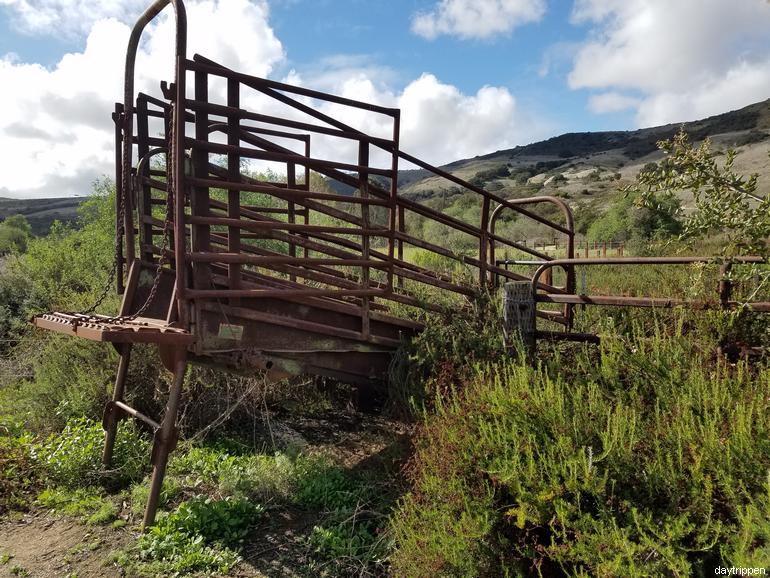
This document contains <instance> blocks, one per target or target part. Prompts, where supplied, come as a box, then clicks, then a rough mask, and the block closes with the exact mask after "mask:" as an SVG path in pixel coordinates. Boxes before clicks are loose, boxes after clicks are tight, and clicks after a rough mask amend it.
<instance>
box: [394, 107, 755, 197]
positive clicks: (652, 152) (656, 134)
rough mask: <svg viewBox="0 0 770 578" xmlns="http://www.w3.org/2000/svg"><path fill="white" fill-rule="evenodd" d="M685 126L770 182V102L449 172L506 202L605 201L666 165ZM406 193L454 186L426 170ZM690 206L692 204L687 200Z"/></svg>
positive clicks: (500, 156)
mask: <svg viewBox="0 0 770 578" xmlns="http://www.w3.org/2000/svg"><path fill="white" fill-rule="evenodd" d="M680 126H684V128H685V130H686V131H687V133H688V134H689V135H690V138H691V139H692V140H693V141H699V140H702V139H704V138H706V137H709V138H711V139H712V141H713V142H714V145H715V147H716V148H717V149H719V150H726V149H727V148H735V149H736V150H737V151H738V159H737V161H736V167H737V168H738V169H739V170H741V171H744V172H747V173H751V172H758V173H759V174H760V181H761V182H768V181H769V180H770V166H769V165H768V163H767V162H766V161H767V153H768V151H770V101H763V102H759V103H756V104H752V105H750V106H747V107H745V108H742V109H740V110H735V111H731V112H727V113H724V114H720V115H717V116H713V117H709V118H707V119H703V120H699V121H694V122H689V123H684V124H683V125H679V124H669V125H665V126H658V127H652V128H645V129H639V130H634V131H609V132H584V133H568V134H563V135H560V136H557V137H553V138H550V139H548V140H544V141H540V142H536V143H532V144H528V145H525V146H518V147H516V148H513V149H507V150H501V151H497V152H494V153H491V154H486V155H482V156H477V157H474V158H471V159H463V160H458V161H454V162H452V163H449V164H447V165H445V166H443V167H442V168H443V169H445V170H448V171H449V172H451V173H453V174H455V175H457V176H459V177H461V178H464V179H466V180H469V181H471V182H474V183H477V184H479V185H482V186H484V187H485V188H487V189H489V190H493V191H496V192H498V193H500V194H503V195H504V196H522V195H524V194H527V193H529V194H536V193H542V194H558V195H559V196H563V197H566V198H570V199H572V203H573V204H576V203H577V204H579V203H583V202H586V201H591V200H597V199H598V200H602V199H606V198H607V197H608V196H611V193H613V192H615V191H616V190H617V188H618V187H617V184H616V183H614V181H616V180H620V181H621V184H622V183H623V182H625V181H630V180H631V179H633V178H634V177H635V176H636V174H637V173H638V172H639V170H640V169H641V168H642V167H643V166H644V165H645V164H646V163H648V162H651V161H656V160H658V159H660V158H661V154H660V152H659V151H658V149H657V146H656V143H657V142H658V141H660V140H664V139H670V138H671V137H672V136H673V135H674V134H675V133H676V132H677V131H678V130H679V128H680ZM556 175H562V176H563V177H564V179H561V178H556V179H552V177H554V176H556ZM399 186H400V188H401V192H402V193H404V194H406V195H408V196H411V197H414V198H418V199H430V198H432V197H434V196H436V195H439V194H441V193H443V192H447V191H451V189H452V187H453V185H452V184H451V183H449V182H448V181H446V180H444V179H439V178H436V177H432V176H430V175H428V174H427V172H426V171H423V170H414V171H401V172H400V173H399ZM685 200H686V199H685Z"/></svg>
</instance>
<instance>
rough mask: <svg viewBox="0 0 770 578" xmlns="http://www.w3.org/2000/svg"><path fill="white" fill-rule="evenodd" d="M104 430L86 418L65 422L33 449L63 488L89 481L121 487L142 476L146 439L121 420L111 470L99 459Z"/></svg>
mask: <svg viewBox="0 0 770 578" xmlns="http://www.w3.org/2000/svg"><path fill="white" fill-rule="evenodd" d="M103 446H104V431H103V430H102V427H101V425H100V424H98V423H97V422H95V421H92V420H88V419H85V418H81V419H74V420H71V421H70V422H68V423H67V426H66V427H65V428H64V429H63V430H62V432H61V433H58V434H53V435H51V436H49V437H48V439H47V440H46V441H44V442H43V443H41V444H39V445H37V446H35V447H34V449H33V453H34V456H35V458H36V460H37V462H38V463H39V464H40V466H41V467H42V469H43V470H44V472H45V474H46V475H47V477H48V478H49V479H50V480H51V481H52V482H53V483H55V484H57V485H60V486H63V487H65V488H78V487H83V486H88V485H98V484H101V485H106V486H109V487H122V486H125V485H126V484H128V483H130V482H132V481H135V480H138V479H141V478H142V476H143V475H144V473H145V471H146V470H147V467H148V459H147V456H148V455H149V442H148V440H147V438H146V437H145V436H143V435H141V434H140V432H139V430H138V428H137V427H136V426H135V425H134V424H133V423H132V422H130V421H126V422H122V423H121V424H120V426H119V431H118V435H117V437H116V440H115V448H114V452H113V458H112V467H111V469H110V470H106V471H105V470H104V469H103V465H102V462H101V455H102V448H103Z"/></svg>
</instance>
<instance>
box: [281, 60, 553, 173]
mask: <svg viewBox="0 0 770 578" xmlns="http://www.w3.org/2000/svg"><path fill="white" fill-rule="evenodd" d="M385 72H387V71H385ZM316 74H318V76H313V77H312V79H310V80H312V81H309V78H306V77H305V76H304V75H303V74H300V73H297V72H295V71H293V72H292V73H291V74H290V75H289V78H287V81H291V82H293V83H296V84H300V85H303V86H308V87H312V88H318V89H321V90H325V91H327V92H331V93H333V94H337V95H340V96H343V97H345V98H350V99H354V100H360V101H364V102H369V103H372V104H377V105H379V106H384V107H389V108H398V109H400V110H401V124H400V148H401V149H402V150H404V151H406V152H408V153H410V154H413V155H415V156H417V157H419V158H421V159H423V160H425V161H427V162H429V163H431V164H434V165H440V164H444V163H448V162H451V161H454V160H457V159H461V158H467V157H471V156H475V155H478V154H482V153H487V152H492V151H494V150H499V149H504V148H508V147H512V146H515V145H517V144H521V143H523V142H530V141H531V140H534V139H536V138H537V137H541V136H545V133H546V132H548V131H549V130H551V128H552V127H551V126H549V125H548V124H547V122H545V121H544V120H543V119H539V118H537V117H535V116H534V115H531V114H529V115H525V114H522V113H521V112H520V110H519V107H518V106H517V102H516V98H515V97H514V95H513V94H511V92H510V91H509V90H508V89H507V88H505V87H495V86H483V87H481V88H480V89H479V90H478V91H476V92H475V93H472V94H466V93H464V92H462V91H461V90H460V89H458V88H457V87H456V86H454V85H451V84H447V83H443V82H441V81H440V80H439V79H438V78H437V77H436V76H435V75H433V74H430V73H423V74H422V75H421V76H420V77H419V78H417V79H414V80H412V81H410V82H408V83H407V84H406V85H405V86H404V88H403V89H400V90H395V89H393V88H392V87H391V86H389V85H387V84H383V83H382V81H381V78H382V74H383V73H382V71H379V70H374V71H373V70H372V68H371V67H364V68H358V69H351V68H347V69H346V70H345V73H344V74H342V73H339V71H336V72H335V71H334V70H331V71H328V73H320V74H319V73H318V71H316ZM319 110H321V112H324V113H326V114H328V115H330V116H333V117H335V118H338V119H340V120H342V121H343V122H345V123H346V124H348V125H349V126H352V127H353V128H355V129H357V130H361V131H364V132H367V133H368V134H372V135H375V136H379V137H383V138H390V137H391V136H392V124H391V123H390V122H389V121H388V120H387V118H386V117H384V116H381V115H373V114H371V113H369V112H367V111H361V110H351V109H350V108H349V107H343V106H340V105H333V104H332V105H328V104H327V105H321V106H320V107H319ZM281 112H282V113H283V114H286V112H287V111H286V110H283V111H281ZM276 113H277V114H278V112H277V111H276ZM355 155H356V150H355V149H354V148H353V145H352V144H351V145H350V146H345V145H344V144H343V145H340V143H336V142H335V143H334V145H331V143H329V144H328V146H327V143H325V141H324V139H323V138H315V137H314V141H313V156H320V157H322V158H324V157H329V158H331V157H332V156H334V158H336V159H338V160H339V159H340V156H342V157H343V158H344V160H346V161H347V162H355V160H356V156H355ZM372 161H373V162H375V163H379V166H387V163H386V162H385V161H386V156H385V155H384V154H382V153H379V154H373V156H372ZM402 168H409V167H406V166H404V167H402Z"/></svg>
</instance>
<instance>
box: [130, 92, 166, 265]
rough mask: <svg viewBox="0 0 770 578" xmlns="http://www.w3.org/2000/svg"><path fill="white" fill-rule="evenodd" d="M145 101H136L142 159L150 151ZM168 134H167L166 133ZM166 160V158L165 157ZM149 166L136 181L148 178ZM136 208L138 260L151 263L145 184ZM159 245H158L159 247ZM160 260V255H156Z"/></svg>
mask: <svg viewBox="0 0 770 578" xmlns="http://www.w3.org/2000/svg"><path fill="white" fill-rule="evenodd" d="M147 112H148V111H147V99H146V98H144V97H143V96H142V95H139V97H138V98H137V99H136V143H137V157H138V158H140V159H141V158H142V157H144V155H146V154H147V153H148V152H149V150H150V145H149V136H150V126H149V125H150V123H149V117H148V114H147ZM166 134H168V133H166ZM166 158H168V157H166ZM149 168H150V167H149V164H145V165H144V169H143V172H144V174H141V175H140V174H137V175H136V176H137V179H138V180H139V181H140V182H141V181H142V180H143V177H146V176H149ZM170 170H171V167H168V166H167V167H166V171H170ZM137 193H138V197H137V207H138V209H139V210H138V211H137V214H138V221H139V222H138V224H139V255H140V259H142V260H143V261H147V262H148V263H151V262H152V261H153V253H152V249H149V248H147V249H145V247H151V246H153V245H154V244H155V242H154V240H153V236H152V230H153V225H152V222H151V221H150V219H145V217H152V188H151V187H150V185H147V184H145V183H142V184H141V189H140V190H139V191H137ZM160 245H161V243H158V246H160ZM158 257H159V258H160V255H158Z"/></svg>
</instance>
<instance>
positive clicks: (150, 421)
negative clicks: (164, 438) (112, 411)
mask: <svg viewBox="0 0 770 578" xmlns="http://www.w3.org/2000/svg"><path fill="white" fill-rule="evenodd" d="M112 405H114V406H115V407H117V408H118V409H119V410H121V411H123V412H125V413H127V414H128V415H130V416H132V417H135V418H136V419H138V420H140V421H143V422H144V423H146V424H147V425H149V426H150V427H151V428H152V429H154V430H158V429H160V424H159V423H158V422H156V421H155V420H154V419H152V418H150V417H147V416H146V415H144V414H143V413H141V412H139V411H137V410H135V409H134V408H133V407H130V406H128V405H126V404H125V403H123V402H122V401H113V402H112Z"/></svg>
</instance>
